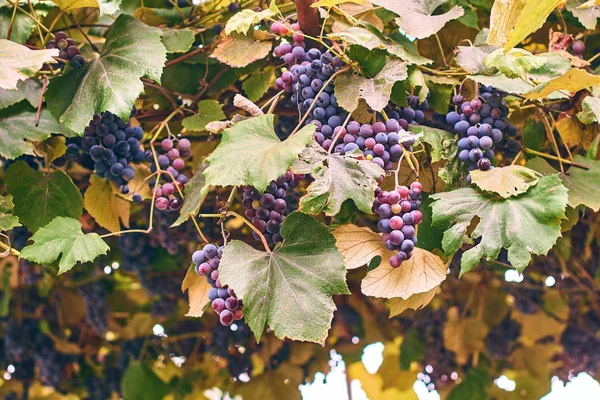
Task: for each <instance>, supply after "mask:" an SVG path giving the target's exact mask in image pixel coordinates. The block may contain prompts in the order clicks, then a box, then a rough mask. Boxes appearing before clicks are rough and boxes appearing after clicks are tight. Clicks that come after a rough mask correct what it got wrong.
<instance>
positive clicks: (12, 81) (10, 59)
mask: <svg viewBox="0 0 600 400" xmlns="http://www.w3.org/2000/svg"><path fill="white" fill-rule="evenodd" d="M57 56H58V49H49V50H46V49H44V50H30V49H28V48H27V47H25V46H23V45H20V44H18V43H15V42H11V41H10V40H6V39H0V66H1V67H2V68H1V69H0V70H1V71H2V72H1V73H0V88H2V89H17V83H19V81H25V80H27V79H28V78H31V77H33V76H34V75H35V74H36V73H37V72H38V71H39V70H40V69H41V68H42V67H43V66H44V64H45V63H50V64H56V62H57V61H56V60H55V59H54V58H53V57H57Z"/></svg>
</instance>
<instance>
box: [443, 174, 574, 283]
mask: <svg viewBox="0 0 600 400" xmlns="http://www.w3.org/2000/svg"><path fill="white" fill-rule="evenodd" d="M431 197H432V198H433V199H434V200H435V201H434V202H433V203H432V212H433V225H434V226H439V227H442V228H443V229H445V230H446V231H445V232H444V237H443V240H442V246H443V248H444V251H445V252H446V254H447V255H450V254H454V253H455V252H456V251H457V250H458V249H459V248H460V247H461V246H462V245H463V244H464V243H472V241H473V239H476V238H479V237H481V241H480V242H479V243H478V244H477V245H475V246H474V247H473V248H471V249H469V250H467V251H466V252H465V253H464V254H463V256H462V259H461V274H464V273H465V272H469V271H471V270H473V268H475V267H476V266H477V264H478V263H479V261H480V260H481V258H482V257H485V258H486V259H488V260H495V259H496V258H497V257H498V254H499V253H500V250H501V249H502V248H505V249H507V250H508V260H509V261H510V263H511V264H512V265H513V266H514V267H515V268H516V269H517V270H518V271H521V272H522V271H523V270H524V269H525V267H526V266H527V264H529V261H530V260H531V255H532V254H546V253H547V252H548V250H550V248H552V246H553V245H554V243H556V239H558V237H559V236H560V224H561V219H564V218H565V208H566V206H567V189H566V188H565V187H564V186H563V185H562V183H561V182H560V179H558V177H557V176H556V175H551V176H545V177H543V178H541V179H540V180H539V181H538V183H537V184H536V185H535V186H532V187H531V188H529V190H527V191H526V192H525V193H522V194H520V195H518V196H513V197H509V198H507V199H504V198H502V197H500V196H498V195H496V194H488V193H485V192H481V191H479V190H476V189H472V188H463V189H458V190H454V191H451V192H446V193H439V194H435V195H432V196H431ZM477 221H478V222H477ZM471 224H474V225H475V228H474V229H473V231H472V232H471V233H470V234H467V229H469V227H470V225H471Z"/></svg>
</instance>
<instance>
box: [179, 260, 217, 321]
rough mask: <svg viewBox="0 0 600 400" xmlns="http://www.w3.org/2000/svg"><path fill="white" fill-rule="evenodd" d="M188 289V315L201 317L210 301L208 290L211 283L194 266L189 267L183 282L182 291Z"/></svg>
mask: <svg viewBox="0 0 600 400" xmlns="http://www.w3.org/2000/svg"><path fill="white" fill-rule="evenodd" d="M186 290H187V291H188V298H189V301H190V310H189V311H188V313H187V314H185V315H186V317H201V316H202V314H204V308H205V307H206V305H207V304H208V303H209V299H208V291H209V290H210V285H209V284H208V282H206V279H205V278H204V277H203V276H199V275H198V274H197V273H196V271H194V268H189V269H188V271H187V274H186V275H185V278H183V282H182V283H181V292H182V293H185V291H186Z"/></svg>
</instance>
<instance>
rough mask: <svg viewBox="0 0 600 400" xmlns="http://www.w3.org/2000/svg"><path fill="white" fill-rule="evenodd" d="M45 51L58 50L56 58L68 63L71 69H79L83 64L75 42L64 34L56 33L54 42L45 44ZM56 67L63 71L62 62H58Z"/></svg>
mask: <svg viewBox="0 0 600 400" xmlns="http://www.w3.org/2000/svg"><path fill="white" fill-rule="evenodd" d="M46 48H47V49H58V50H59V51H60V52H59V53H58V58H60V59H61V60H65V61H69V62H70V63H71V66H72V67H73V68H81V67H83V66H84V64H85V58H83V56H82V55H81V53H80V52H79V49H78V48H77V46H76V45H75V41H74V40H73V39H71V38H70V37H67V34H66V33H64V32H56V35H54V40H50V41H49V42H48V43H47V44H46ZM58 67H59V68H60V69H61V70H63V69H64V68H65V63H64V62H63V61H59V62H58Z"/></svg>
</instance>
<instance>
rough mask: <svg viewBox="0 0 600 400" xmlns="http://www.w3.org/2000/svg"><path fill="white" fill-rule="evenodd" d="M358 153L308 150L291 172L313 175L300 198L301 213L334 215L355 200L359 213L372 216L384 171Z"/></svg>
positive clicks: (308, 148) (313, 147)
mask: <svg viewBox="0 0 600 400" xmlns="http://www.w3.org/2000/svg"><path fill="white" fill-rule="evenodd" d="M356 153H357V154H346V155H343V156H342V155H339V154H327V151H325V150H323V148H322V147H321V146H319V145H317V144H316V143H313V144H312V146H309V147H307V148H306V149H305V150H304V151H303V152H302V153H301V154H300V157H299V159H298V160H297V161H296V162H294V164H293V165H292V171H294V172H296V173H301V174H312V177H313V178H314V181H313V182H312V183H311V184H310V186H309V187H308V189H307V190H306V194H305V195H304V196H303V197H302V198H301V199H300V211H302V212H305V213H308V214H314V215H316V214H319V213H321V212H324V213H325V215H329V216H333V215H336V214H337V213H339V212H340V209H341V208H342V204H343V203H344V202H345V201H346V200H352V201H354V203H355V204H356V206H357V207H358V209H359V210H361V211H362V212H365V213H368V214H370V213H371V207H372V206H373V198H374V193H375V189H376V188H377V186H378V179H379V178H380V177H381V176H383V175H384V174H385V171H384V170H383V169H382V168H381V167H380V166H379V165H377V164H375V163H374V162H372V161H369V160H364V159H363V160H359V159H357V156H359V155H361V156H362V153H360V152H356Z"/></svg>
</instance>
